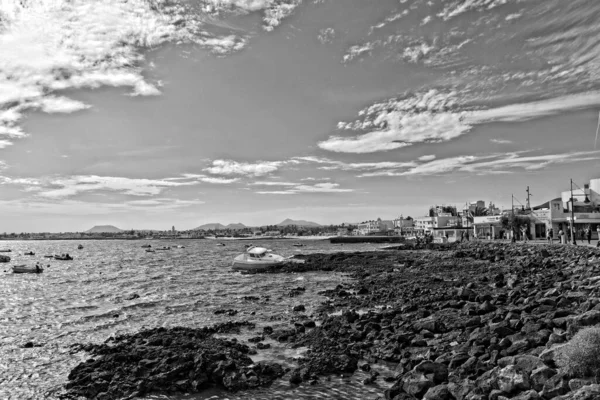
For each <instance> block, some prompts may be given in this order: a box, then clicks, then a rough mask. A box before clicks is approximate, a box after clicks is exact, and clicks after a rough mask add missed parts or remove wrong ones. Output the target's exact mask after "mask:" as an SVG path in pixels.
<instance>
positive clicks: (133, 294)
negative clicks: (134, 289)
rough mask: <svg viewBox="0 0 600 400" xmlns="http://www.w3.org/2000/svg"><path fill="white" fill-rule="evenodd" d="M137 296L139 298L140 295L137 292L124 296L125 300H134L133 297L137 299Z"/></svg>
mask: <svg viewBox="0 0 600 400" xmlns="http://www.w3.org/2000/svg"><path fill="white" fill-rule="evenodd" d="M139 298H140V295H139V294H137V293H132V294H130V295H129V296H127V297H126V298H125V300H135V299H139Z"/></svg>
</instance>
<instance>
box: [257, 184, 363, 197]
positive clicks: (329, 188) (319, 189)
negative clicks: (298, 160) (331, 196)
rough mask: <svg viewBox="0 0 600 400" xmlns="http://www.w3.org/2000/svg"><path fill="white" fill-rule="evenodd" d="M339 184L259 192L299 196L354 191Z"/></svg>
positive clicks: (300, 186)
mask: <svg viewBox="0 0 600 400" xmlns="http://www.w3.org/2000/svg"><path fill="white" fill-rule="evenodd" d="M339 186H340V185H339V184H337V183H331V182H323V183H316V184H314V185H296V186H294V187H292V188H290V189H286V190H275V191H259V192H256V193H258V194H299V193H344V192H353V191H354V190H353V189H342V188H340V187H339Z"/></svg>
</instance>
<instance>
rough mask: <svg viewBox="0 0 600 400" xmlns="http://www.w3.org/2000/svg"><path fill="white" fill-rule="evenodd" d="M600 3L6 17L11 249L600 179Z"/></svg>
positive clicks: (288, 1) (435, 1) (23, 5)
mask: <svg viewBox="0 0 600 400" xmlns="http://www.w3.org/2000/svg"><path fill="white" fill-rule="evenodd" d="M599 19H600V3H598V2H597V1H596V0H570V1H569V2H565V1H564V0H427V1H424V0H368V1H366V0H128V1H124V0H4V1H2V2H0V215H1V216H2V217H1V218H0V232H32V231H35V232H66V231H83V230H87V229H89V228H91V227H92V226H94V225H106V224H111V225H115V226H117V227H120V228H122V229H170V228H171V226H175V227H176V229H179V230H186V229H193V228H195V227H196V226H199V225H202V224H204V223H213V222H220V223H223V224H228V223H238V222H241V223H244V224H246V225H249V226H257V225H266V224H276V223H278V222H280V221H282V220H283V219H285V218H292V219H304V220H311V221H314V222H317V223H321V224H331V223H334V224H335V223H342V222H346V223H347V222H360V221H364V220H369V219H376V218H382V219H393V218H396V217H398V216H400V215H403V216H405V217H406V216H408V215H411V216H413V217H415V216H420V215H425V214H426V213H427V211H428V209H429V207H430V206H432V205H442V204H444V205H456V206H458V207H459V208H460V207H462V205H464V204H465V203H466V202H472V201H476V200H484V201H486V203H487V202H490V201H492V202H494V203H495V204H496V205H500V206H510V203H511V195H514V196H515V198H516V199H517V201H520V202H522V203H525V199H526V193H525V190H526V189H527V187H528V186H529V188H530V191H531V193H532V198H531V202H532V204H533V205H535V204H541V203H544V202H545V201H547V200H549V199H552V198H555V197H558V196H559V195H560V192H561V191H564V190H568V189H569V179H571V178H572V179H574V182H575V183H576V184H578V185H579V186H583V185H584V184H585V183H587V182H588V181H589V179H591V178H598V177H600V151H599V150H596V147H595V143H594V141H595V134H596V127H597V124H598V113H599V111H600V80H599V79H598V77H599V75H600V43H599V42H598V41H597V37H598V36H599V34H600V25H599V24H597V21H598V20H599Z"/></svg>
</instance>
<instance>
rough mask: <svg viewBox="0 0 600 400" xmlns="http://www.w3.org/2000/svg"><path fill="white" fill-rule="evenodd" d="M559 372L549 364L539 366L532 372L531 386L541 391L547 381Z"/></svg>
mask: <svg viewBox="0 0 600 400" xmlns="http://www.w3.org/2000/svg"><path fill="white" fill-rule="evenodd" d="M556 374H557V372H556V370H555V369H552V368H550V367H547V366H545V365H544V366H542V367H539V368H537V369H535V370H533V371H532V372H531V377H530V381H531V387H532V388H533V389H534V390H537V391H538V392H541V391H542V389H544V385H545V384H546V382H547V381H548V380H549V379H550V378H552V377H553V376H554V375H556Z"/></svg>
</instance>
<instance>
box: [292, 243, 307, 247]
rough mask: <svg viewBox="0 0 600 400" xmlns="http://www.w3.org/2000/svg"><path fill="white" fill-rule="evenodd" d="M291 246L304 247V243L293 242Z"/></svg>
mask: <svg viewBox="0 0 600 400" xmlns="http://www.w3.org/2000/svg"><path fill="white" fill-rule="evenodd" d="M292 246H296V247H304V246H306V245H305V244H304V243H294V244H293V245H292Z"/></svg>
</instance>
